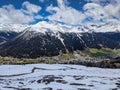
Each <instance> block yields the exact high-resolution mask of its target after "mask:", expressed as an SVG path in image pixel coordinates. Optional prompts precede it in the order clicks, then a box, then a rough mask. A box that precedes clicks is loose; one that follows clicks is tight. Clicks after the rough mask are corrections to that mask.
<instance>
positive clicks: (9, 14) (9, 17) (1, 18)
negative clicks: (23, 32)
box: [0, 2, 41, 24]
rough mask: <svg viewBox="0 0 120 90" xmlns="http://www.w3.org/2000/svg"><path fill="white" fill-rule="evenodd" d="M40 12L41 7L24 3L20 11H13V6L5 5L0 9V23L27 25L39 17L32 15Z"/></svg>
mask: <svg viewBox="0 0 120 90" xmlns="http://www.w3.org/2000/svg"><path fill="white" fill-rule="evenodd" d="M24 8H26V9H24ZM40 10H41V7H39V6H37V5H34V4H31V3H29V2H24V3H23V5H22V8H21V9H15V7H14V6H13V5H5V6H2V7H1V8H0V23H18V24H28V23H30V22H33V21H34V20H35V18H36V17H37V18H38V17H39V18H40V16H39V15H38V16H36V15H34V14H37V13H38V12H39V11H40Z"/></svg>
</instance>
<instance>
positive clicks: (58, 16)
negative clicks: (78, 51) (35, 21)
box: [47, 0, 85, 24]
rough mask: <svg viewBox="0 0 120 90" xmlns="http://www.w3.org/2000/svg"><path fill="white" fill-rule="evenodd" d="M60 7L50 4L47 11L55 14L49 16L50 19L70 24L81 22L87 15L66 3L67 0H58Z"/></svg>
mask: <svg viewBox="0 0 120 90" xmlns="http://www.w3.org/2000/svg"><path fill="white" fill-rule="evenodd" d="M57 2H58V7H53V6H49V7H47V11H49V12H51V13H52V14H53V15H51V16H48V19H49V20H55V21H61V22H64V23H68V24H80V23H81V22H82V20H83V19H84V18H85V15H84V14H83V13H82V12H80V11H77V10H76V9H74V8H72V7H68V6H67V5H65V4H66V3H67V0H57Z"/></svg>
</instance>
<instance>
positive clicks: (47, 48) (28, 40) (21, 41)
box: [0, 30, 120, 58]
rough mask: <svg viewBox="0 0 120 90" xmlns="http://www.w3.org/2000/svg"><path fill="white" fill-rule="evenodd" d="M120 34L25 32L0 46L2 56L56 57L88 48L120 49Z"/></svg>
mask: <svg viewBox="0 0 120 90" xmlns="http://www.w3.org/2000/svg"><path fill="white" fill-rule="evenodd" d="M117 35H119V33H118V34H110V33H73V32H71V33H67V32H66V33H62V32H57V33H53V32H45V33H41V32H35V31H29V30H28V31H24V32H23V33H21V34H19V35H18V36H17V37H15V38H13V39H12V40H10V41H8V42H7V43H5V44H3V45H1V46H0V55H1V56H13V57H18V58H22V57H23V58H36V57H40V56H55V55H59V53H60V52H63V53H68V52H70V53H72V52H73V51H76V50H84V49H86V48H102V47H104V48H112V49H114V48H116V49H117V48H120V41H119V38H115V37H118V36H117Z"/></svg>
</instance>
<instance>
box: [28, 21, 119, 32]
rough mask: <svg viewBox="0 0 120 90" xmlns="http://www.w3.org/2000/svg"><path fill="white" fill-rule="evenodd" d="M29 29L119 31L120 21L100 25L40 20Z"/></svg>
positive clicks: (45, 30) (40, 30)
mask: <svg viewBox="0 0 120 90" xmlns="http://www.w3.org/2000/svg"><path fill="white" fill-rule="evenodd" d="M30 31H37V32H42V33H45V32H52V33H57V32H62V33H66V32H67V33H85V32H120V23H118V22H110V23H106V24H102V25H97V24H87V25H77V26H72V25H67V24H61V23H58V22H46V21H41V22H39V23H37V24H34V25H31V30H30Z"/></svg>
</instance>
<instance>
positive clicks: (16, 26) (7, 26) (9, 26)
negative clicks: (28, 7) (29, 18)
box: [0, 23, 28, 32]
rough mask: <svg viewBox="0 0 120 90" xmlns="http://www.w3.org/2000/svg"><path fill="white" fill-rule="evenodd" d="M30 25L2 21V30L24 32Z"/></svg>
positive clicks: (0, 26) (0, 27)
mask: <svg viewBox="0 0 120 90" xmlns="http://www.w3.org/2000/svg"><path fill="white" fill-rule="evenodd" d="M27 27H28V25H22V24H3V23H0V32H22V31H23V30H24V29H25V28H27Z"/></svg>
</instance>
